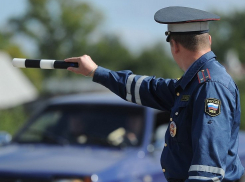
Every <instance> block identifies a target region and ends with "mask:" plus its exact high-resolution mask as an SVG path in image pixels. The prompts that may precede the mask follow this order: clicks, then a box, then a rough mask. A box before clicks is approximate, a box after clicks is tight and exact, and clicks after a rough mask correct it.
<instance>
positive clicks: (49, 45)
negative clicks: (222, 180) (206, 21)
mask: <svg viewBox="0 0 245 182" xmlns="http://www.w3.org/2000/svg"><path fill="white" fill-rule="evenodd" d="M27 3H28V8H27V10H26V11H25V13H24V14H22V15H20V16H18V17H12V18H11V19H9V22H8V26H9V27H8V29H7V30H3V29H0V49H1V50H4V51H6V52H8V53H9V54H10V55H11V56H12V57H19V58H21V57H23V58H26V57H30V55H32V57H31V58H33V59H35V58H36V59H55V60H63V59H65V58H68V57H75V56H81V55H83V54H88V55H90V56H91V57H92V59H93V60H94V61H95V62H96V63H97V64H98V65H101V66H103V67H106V68H109V69H112V70H132V71H133V72H134V73H136V74H142V75H145V74H146V75H155V76H156V77H165V78H177V77H180V76H181V75H182V74H183V72H182V71H181V70H180V69H179V68H178V66H177V65H176V63H175V62H174V61H173V58H172V57H170V56H169V54H167V52H166V49H165V47H164V46H163V44H162V43H156V45H155V46H153V47H151V48H145V49H143V50H142V51H141V52H140V53H139V54H138V55H135V54H132V52H131V51H130V50H129V49H128V48H127V47H126V46H124V45H123V44H122V43H121V42H120V39H119V37H117V36H116V35H111V34H110V35H103V34H100V33H98V31H97V32H96V30H98V28H99V27H100V25H101V22H103V13H102V12H100V11H99V10H98V9H95V8H94V7H93V6H92V5H91V4H88V3H85V2H81V1H77V0H69V1H67V0H42V1H36V0H28V1H27ZM217 14H219V15H221V14H220V13H217ZM221 17H222V21H219V22H215V23H212V25H211V26H210V27H211V35H212V37H213V45H212V48H213V50H214V52H215V54H216V55H217V56H218V60H220V61H221V62H223V60H225V53H226V52H227V51H228V50H229V49H231V48H233V49H235V50H236V51H237V52H238V54H239V58H240V60H241V61H242V62H243V63H245V55H244V54H245V42H244V41H245V22H244V21H245V13H244V12H234V13H233V14H232V15H230V14H229V15H221ZM243 22H244V23H243ZM238 25H239V26H238ZM18 36H21V37H22V38H23V40H25V41H27V42H28V44H31V45H32V46H33V47H34V48H35V49H34V50H36V52H35V54H34V57H33V54H30V55H29V54H28V52H26V53H23V50H22V48H21V46H19V45H18V44H16V43H15V41H14V40H15V38H16V37H18ZM22 71H23V72H24V73H25V74H26V75H27V77H28V78H29V79H30V80H31V82H32V83H33V84H34V85H35V86H36V88H37V89H38V90H39V92H40V95H41V96H42V95H44V94H47V92H46V90H45V87H44V86H43V83H44V82H45V80H48V79H50V78H51V77H52V78H54V77H55V78H57V79H60V80H62V78H69V79H73V78H76V77H78V75H75V74H73V73H70V72H68V71H64V70H52V71H50V70H41V69H22ZM244 85H245V84H244V79H243V80H240V81H239V82H238V86H239V88H240V93H241V106H242V111H244V110H245V86H244ZM28 115H29V113H28V112H25V110H24V107H23V106H18V107H16V108H12V109H7V110H0V122H1V125H0V130H5V131H9V132H10V133H12V134H13V133H14V132H15V131H16V129H17V128H19V126H20V125H21V124H22V123H23V122H24V121H25V120H26V118H27V117H28ZM241 121H242V125H241V126H242V128H243V129H245V112H242V117H241Z"/></svg>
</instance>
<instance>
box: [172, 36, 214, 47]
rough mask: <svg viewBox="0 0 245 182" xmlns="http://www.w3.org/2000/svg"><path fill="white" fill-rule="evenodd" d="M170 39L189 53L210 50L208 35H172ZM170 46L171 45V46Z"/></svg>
mask: <svg viewBox="0 0 245 182" xmlns="http://www.w3.org/2000/svg"><path fill="white" fill-rule="evenodd" d="M171 39H173V40H174V41H175V42H177V43H180V44H181V45H182V46H183V47H184V48H186V49H188V50H190V51H198V50H201V49H203V48H210V47H211V46H210V43H209V34H208V33H204V34H172V35H170V44H171ZM171 45H172V44H171Z"/></svg>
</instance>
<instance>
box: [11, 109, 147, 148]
mask: <svg viewBox="0 0 245 182" xmlns="http://www.w3.org/2000/svg"><path fill="white" fill-rule="evenodd" d="M144 122H145V121H144V108H142V107H132V106H122V105H104V104H69V105H57V106H51V107H48V108H47V109H46V110H44V111H43V112H42V113H40V114H39V115H38V116H37V117H36V118H34V119H33V121H31V123H30V124H29V125H27V127H26V128H25V129H24V130H23V131H22V132H21V133H20V134H19V135H18V136H17V137H16V139H15V141H16V142H19V143H28V142H31V143H33V142H34V143H52V144H54V143H58V144H60V143H61V144H62V143H69V144H77V145H78V144H83V145H84V144H91V145H107V146H120V147H122V146H123V147H126V146H140V145H141V143H142V138H143V131H144V125H145V124H144Z"/></svg>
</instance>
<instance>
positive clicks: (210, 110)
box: [205, 98, 221, 116]
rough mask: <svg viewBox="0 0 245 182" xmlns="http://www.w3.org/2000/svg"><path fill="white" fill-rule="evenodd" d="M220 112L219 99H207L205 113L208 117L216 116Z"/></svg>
mask: <svg viewBox="0 0 245 182" xmlns="http://www.w3.org/2000/svg"><path fill="white" fill-rule="evenodd" d="M220 112H221V101H220V100H219V99H213V98H208V99H206V100H205V113H207V114H208V115H210V116H218V115H219V114H220Z"/></svg>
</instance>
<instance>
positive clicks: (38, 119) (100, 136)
mask: <svg viewBox="0 0 245 182" xmlns="http://www.w3.org/2000/svg"><path fill="white" fill-rule="evenodd" d="M168 122H169V113H168V112H161V111H157V110H154V109H151V108H147V107H143V106H139V105H136V104H132V103H129V102H126V101H124V100H122V99H121V98H119V97H118V96H116V95H112V94H90V95H73V96H63V97H59V98H55V99H51V100H49V101H47V103H46V104H45V106H44V107H43V108H40V109H39V111H37V112H36V114H34V115H33V117H31V118H30V120H29V121H28V122H27V123H26V124H25V125H24V126H23V128H21V129H20V131H19V132H18V133H17V134H16V135H15V136H14V137H13V139H12V140H11V142H9V143H5V144H3V145H2V146H0V182H153V181H154V182H160V181H161V182H164V181H166V179H165V178H164V175H163V172H162V169H161V166H160V155H161V152H162V149H163V147H164V135H165V131H166V129H167V126H168ZM0 140H1V137H0ZM2 140H3V139H2ZM239 155H240V158H241V160H242V163H243V165H245V133H244V132H240V148H239ZM243 180H244V179H243Z"/></svg>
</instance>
